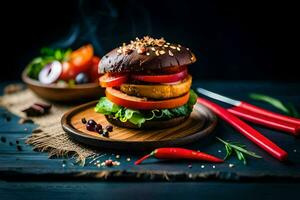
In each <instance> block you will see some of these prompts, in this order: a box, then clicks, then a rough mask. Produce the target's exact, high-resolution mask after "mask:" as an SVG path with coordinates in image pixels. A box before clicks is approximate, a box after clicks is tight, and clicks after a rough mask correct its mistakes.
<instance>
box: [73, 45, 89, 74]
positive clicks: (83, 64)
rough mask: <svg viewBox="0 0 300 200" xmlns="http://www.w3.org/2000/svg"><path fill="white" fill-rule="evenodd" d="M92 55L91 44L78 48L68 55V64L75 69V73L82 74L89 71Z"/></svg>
mask: <svg viewBox="0 0 300 200" xmlns="http://www.w3.org/2000/svg"><path fill="white" fill-rule="evenodd" d="M93 55H94V49H93V46H92V45H91V44H88V45H85V46H82V47H80V48H79V49H77V50H75V51H73V52H72V53H71V54H70V57H69V62H70V63H71V64H72V65H73V66H74V67H75V68H76V71H77V72H84V71H87V70H88V69H89V67H90V66H89V64H90V61H91V59H92V58H93Z"/></svg>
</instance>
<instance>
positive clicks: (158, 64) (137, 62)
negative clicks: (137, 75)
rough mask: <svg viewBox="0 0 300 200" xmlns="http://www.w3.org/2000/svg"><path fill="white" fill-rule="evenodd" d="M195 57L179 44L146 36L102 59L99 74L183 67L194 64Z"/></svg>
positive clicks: (124, 45)
mask: <svg viewBox="0 0 300 200" xmlns="http://www.w3.org/2000/svg"><path fill="white" fill-rule="evenodd" d="M195 61H196V57H195V55H194V54H193V53H192V52H191V51H190V50H189V49H188V48H185V47H183V46H181V45H179V44H170V43H168V42H166V41H165V40H164V39H163V38H161V39H154V38H151V37H149V36H145V37H144V38H143V39H139V38H136V40H134V41H131V42H130V44H127V45H126V44H125V43H124V44H123V46H121V47H119V48H116V49H114V50H112V51H111V52H109V53H108V54H106V55H105V56H103V57H102V59H101V61H100V63H99V67H98V71H99V73H102V74H103V73H106V72H111V73H123V72H139V71H145V70H156V69H161V68H164V67H173V66H182V65H188V64H191V63H194V62H195Z"/></svg>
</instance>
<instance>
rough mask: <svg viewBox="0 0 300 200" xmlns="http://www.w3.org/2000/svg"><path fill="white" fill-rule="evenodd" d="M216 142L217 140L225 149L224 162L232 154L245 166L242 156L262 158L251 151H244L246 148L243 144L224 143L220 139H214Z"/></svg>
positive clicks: (244, 158) (245, 162) (245, 161)
mask: <svg viewBox="0 0 300 200" xmlns="http://www.w3.org/2000/svg"><path fill="white" fill-rule="evenodd" d="M216 138H217V140H219V141H220V142H222V143H223V144H224V145H225V149H226V156H225V158H224V160H226V159H227V158H229V157H230V156H232V155H233V153H235V155H236V156H237V158H238V159H239V160H240V161H242V162H243V163H244V165H246V164H247V160H246V157H245V155H244V154H246V155H249V156H252V157H255V158H262V157H261V156H259V155H257V154H256V153H254V152H252V151H248V150H247V149H246V146H245V145H243V144H239V143H237V142H232V143H230V142H226V141H224V140H222V139H221V138H218V137H216Z"/></svg>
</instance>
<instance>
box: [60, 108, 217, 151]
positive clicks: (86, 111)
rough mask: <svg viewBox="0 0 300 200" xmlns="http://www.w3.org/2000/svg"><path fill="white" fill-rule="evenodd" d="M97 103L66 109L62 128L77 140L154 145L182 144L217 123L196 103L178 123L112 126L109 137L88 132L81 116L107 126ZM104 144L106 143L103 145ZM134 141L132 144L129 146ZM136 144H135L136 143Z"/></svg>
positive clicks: (97, 143) (118, 145) (95, 143)
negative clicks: (147, 126) (144, 127)
mask: <svg viewBox="0 0 300 200" xmlns="http://www.w3.org/2000/svg"><path fill="white" fill-rule="evenodd" d="M96 103H97V102H91V103H88V104H85V105H82V106H79V107H76V108H75V109H72V110H71V111H69V112H67V113H66V114H65V115H64V117H63V118H62V126H63V128H64V130H65V131H66V132H67V133H68V134H69V135H70V136H71V137H73V138H74V139H76V140H78V141H79V142H83V143H88V144H90V145H93V146H99V147H108V148H117V149H120V148H137V149H138V148H142V149H143V148H146V147H149V148H153V147H162V146H166V145H167V146H168V145H183V144H187V143H190V142H193V141H196V140H197V139H200V138H202V137H204V136H206V135H207V134H209V133H211V132H212V131H213V129H214V128H215V126H216V122H217V121H216V117H215V115H214V114H213V113H211V112H210V111H209V110H208V109H207V108H205V107H203V106H201V105H197V106H195V108H194V111H193V112H192V113H191V115H190V117H189V118H188V119H187V120H186V121H185V122H184V123H181V124H178V125H177V126H174V127H172V128H167V129H154V130H137V129H128V128H122V127H118V126H114V130H113V132H111V133H110V134H109V138H106V137H103V136H102V135H100V134H98V133H96V132H92V131H88V130H87V129H86V127H85V124H83V123H82V122H81V119H82V118H86V119H87V120H88V119H94V120H95V121H96V122H97V123H100V124H101V125H102V126H103V127H105V126H107V125H109V122H108V121H107V120H106V118H105V116H104V115H102V114H99V113H96V112H95V111H94V106H95V105H96ZM105 143H106V144H105ZM132 144H134V146H131V145H132ZM136 145H138V146H136Z"/></svg>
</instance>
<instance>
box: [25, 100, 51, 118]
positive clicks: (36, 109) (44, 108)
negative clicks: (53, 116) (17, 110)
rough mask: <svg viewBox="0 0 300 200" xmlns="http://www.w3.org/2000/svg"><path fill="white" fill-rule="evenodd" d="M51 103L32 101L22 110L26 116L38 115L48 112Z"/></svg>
mask: <svg viewBox="0 0 300 200" xmlns="http://www.w3.org/2000/svg"><path fill="white" fill-rule="evenodd" d="M51 107H52V105H51V104H46V103H34V104H33V105H31V106H30V107H28V108H26V109H24V110H22V112H24V113H25V114H26V116H27V117H38V116H42V115H45V114H48V113H49V111H50V109H51Z"/></svg>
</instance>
